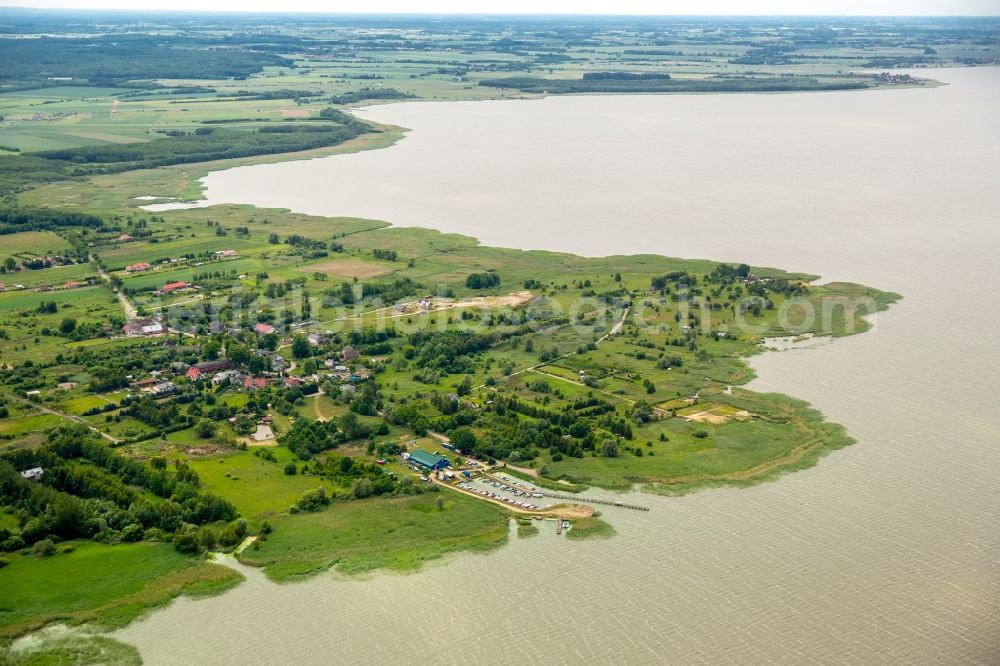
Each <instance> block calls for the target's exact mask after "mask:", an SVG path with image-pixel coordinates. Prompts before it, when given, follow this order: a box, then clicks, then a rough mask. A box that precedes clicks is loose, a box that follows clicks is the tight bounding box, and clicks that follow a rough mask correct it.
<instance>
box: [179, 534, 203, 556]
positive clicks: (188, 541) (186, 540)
mask: <svg viewBox="0 0 1000 666" xmlns="http://www.w3.org/2000/svg"><path fill="white" fill-rule="evenodd" d="M174 549H175V550H177V552H180V553H187V554H189V555H194V554H196V553H197V552H198V550H199V548H198V535H197V534H196V533H195V532H178V533H177V534H175V535H174Z"/></svg>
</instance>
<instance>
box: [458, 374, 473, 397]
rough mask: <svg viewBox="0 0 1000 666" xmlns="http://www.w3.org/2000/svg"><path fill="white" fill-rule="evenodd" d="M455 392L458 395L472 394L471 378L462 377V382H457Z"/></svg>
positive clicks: (467, 376)
mask: <svg viewBox="0 0 1000 666" xmlns="http://www.w3.org/2000/svg"><path fill="white" fill-rule="evenodd" d="M455 392H456V393H457V394H458V395H469V394H470V393H472V377H470V376H469V375H466V376H465V377H462V381H461V382H459V384H458V387H456V389H455Z"/></svg>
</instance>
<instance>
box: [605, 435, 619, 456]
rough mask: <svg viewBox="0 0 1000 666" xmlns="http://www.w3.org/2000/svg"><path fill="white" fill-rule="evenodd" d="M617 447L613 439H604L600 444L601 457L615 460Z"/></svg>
mask: <svg viewBox="0 0 1000 666" xmlns="http://www.w3.org/2000/svg"><path fill="white" fill-rule="evenodd" d="M618 451H619V446H618V442H616V441H615V440H613V439H606V440H604V441H603V442H601V455H602V456H604V457H605V458H617V457H618Z"/></svg>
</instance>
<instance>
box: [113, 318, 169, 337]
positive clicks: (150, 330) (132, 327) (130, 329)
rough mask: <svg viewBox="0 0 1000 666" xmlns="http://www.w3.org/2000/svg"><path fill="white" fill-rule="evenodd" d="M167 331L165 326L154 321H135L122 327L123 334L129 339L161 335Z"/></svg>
mask: <svg viewBox="0 0 1000 666" xmlns="http://www.w3.org/2000/svg"><path fill="white" fill-rule="evenodd" d="M165 331H166V329H164V328H163V324H161V323H160V322H158V321H156V320H154V319H133V320H132V321H130V322H129V323H127V324H125V326H123V327H122V332H124V333H125V335H127V336H129V337H136V336H140V335H159V334H160V333H164V332H165Z"/></svg>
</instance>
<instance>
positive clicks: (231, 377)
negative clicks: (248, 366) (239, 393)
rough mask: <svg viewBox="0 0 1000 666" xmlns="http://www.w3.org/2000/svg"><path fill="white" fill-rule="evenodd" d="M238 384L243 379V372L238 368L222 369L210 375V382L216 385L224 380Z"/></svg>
mask: <svg viewBox="0 0 1000 666" xmlns="http://www.w3.org/2000/svg"><path fill="white" fill-rule="evenodd" d="M227 381H228V382H229V383H230V384H238V383H240V382H242V381H243V374H242V373H241V372H240V371H239V370H223V371H222V372H218V373H216V374H215V376H214V377H212V384H213V385H215V386H218V385H219V384H222V383H224V382H227Z"/></svg>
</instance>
